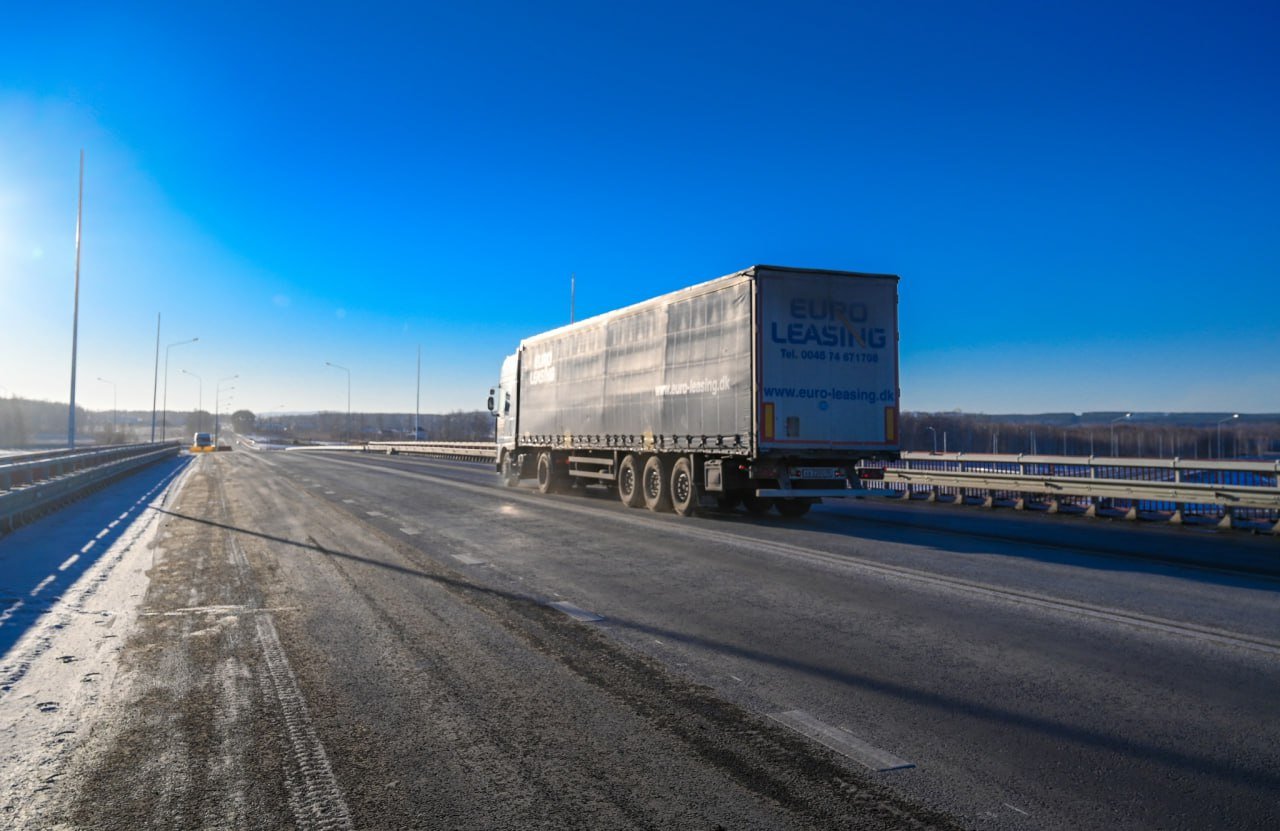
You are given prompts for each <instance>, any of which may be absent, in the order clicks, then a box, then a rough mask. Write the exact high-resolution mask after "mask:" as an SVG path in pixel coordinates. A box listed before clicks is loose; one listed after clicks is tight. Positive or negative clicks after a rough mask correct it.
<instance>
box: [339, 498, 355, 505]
mask: <svg viewBox="0 0 1280 831" xmlns="http://www.w3.org/2000/svg"><path fill="white" fill-rule="evenodd" d="M342 501H343V502H345V503H346V504H348V505H354V504H356V501H355V500H354V499H344V500H342Z"/></svg>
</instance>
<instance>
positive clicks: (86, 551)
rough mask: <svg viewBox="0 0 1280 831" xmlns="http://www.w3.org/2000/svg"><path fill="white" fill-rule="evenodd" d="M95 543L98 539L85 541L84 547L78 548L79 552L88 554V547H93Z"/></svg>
mask: <svg viewBox="0 0 1280 831" xmlns="http://www.w3.org/2000/svg"><path fill="white" fill-rule="evenodd" d="M97 543H98V541H97V540H89V541H88V542H87V543H85V544H84V548H81V549H80V553H81V554H88V553H89V549H90V548H93V547H94V546H95V545H97Z"/></svg>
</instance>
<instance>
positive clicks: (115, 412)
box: [98, 377, 120, 433]
mask: <svg viewBox="0 0 1280 831" xmlns="http://www.w3.org/2000/svg"><path fill="white" fill-rule="evenodd" d="M98 380H99V381H101V382H102V383H104V384H110V385H111V432H113V433H114V432H115V431H116V424H117V421H118V418H117V417H118V415H119V412H120V411H119V410H118V409H116V400H117V399H116V382H115V381H108V380H107V379H106V378H101V377H100V378H98Z"/></svg>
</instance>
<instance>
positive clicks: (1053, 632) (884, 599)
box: [0, 452, 1280, 829]
mask: <svg viewBox="0 0 1280 831" xmlns="http://www.w3.org/2000/svg"><path fill="white" fill-rule="evenodd" d="M912 507H913V506H898V507H892V506H889V507H886V506H880V505H876V504H868V505H863V504H861V503H858V504H852V505H846V506H835V507H831V508H827V507H823V508H820V509H818V510H817V511H815V512H814V514H812V515H811V516H810V517H808V518H806V519H805V520H803V521H801V522H799V523H784V522H783V521H781V520H777V519H775V520H772V521H756V520H752V519H749V518H747V517H745V516H735V517H728V518H697V519H682V518H678V517H675V516H671V515H653V514H650V513H648V512H646V511H633V510H628V509H625V508H624V507H623V506H621V505H620V504H619V503H618V502H617V500H616V499H613V498H610V497H608V496H607V495H606V494H604V492H603V491H593V492H589V493H588V494H587V495H585V496H584V495H566V496H555V497H544V496H542V495H539V494H537V493H533V492H530V491H527V490H517V491H512V490H509V489H505V488H502V487H501V486H499V485H498V484H497V482H496V477H494V476H493V475H492V473H491V472H490V471H488V470H486V469H485V468H484V467H483V466H480V465H459V464H449V463H442V462H432V461H428V460H421V459H411V458H405V457H379V456H367V455H360V454H343V453H322V454H310V453H279V452H275V453H251V452H237V453H228V454H216V455H210V456H204V457H202V458H199V459H196V460H194V464H193V465H191V470H190V471H189V473H188V476H187V478H186V480H185V484H184V485H183V487H182V490H181V492H180V493H179V494H178V495H177V496H176V497H174V498H172V499H170V501H169V502H167V503H166V505H165V506H164V507H163V509H162V514H163V522H162V524H161V526H160V532H159V534H158V537H157V544H156V548H155V550H154V552H153V553H152V554H151V555H150V556H151V557H153V560H154V562H153V564H152V566H151V568H150V570H149V572H148V573H149V575H150V578H149V583H148V585H147V587H146V593H145V596H144V597H142V598H141V605H140V607H139V609H138V610H137V614H136V619H137V620H138V621H139V624H138V626H137V628H136V629H135V630H134V631H132V632H130V633H128V637H127V642H126V643H125V644H124V645H123V648H122V649H121V650H120V653H119V662H120V665H121V672H120V677H121V678H122V679H124V681H123V682H122V683H120V684H116V685H114V686H113V688H112V691H110V692H108V691H104V692H103V694H102V696H101V698H102V701H103V704H102V706H101V707H100V708H99V709H101V710H104V711H106V712H107V713H108V715H106V716H103V717H100V718H98V720H97V722H96V724H95V725H94V727H93V729H92V730H91V731H87V735H81V736H77V737H74V738H71V739H68V738H67V737H66V736H59V737H56V739H55V740H56V741H57V742H66V746H67V747H69V748H72V749H71V750H68V751H67V754H66V755H68V756H69V757H70V758H69V760H68V761H67V762H66V764H65V766H64V767H63V768H62V769H61V770H60V772H59V773H58V774H57V775H56V776H54V777H50V778H49V779H48V782H49V785H48V786H47V788H45V789H44V790H43V791H42V794H41V799H40V801H19V802H16V803H13V804H11V805H9V806H6V810H17V811H18V812H19V813H18V814H15V816H19V817H22V816H23V814H22V813H21V812H22V810H23V806H27V805H39V806H41V807H40V808H39V809H38V810H37V811H36V813H35V814H34V815H35V816H37V817H38V818H39V819H40V820H41V821H43V822H44V825H43V826H42V825H41V824H40V823H38V822H37V823H32V822H26V823H23V826H24V827H53V826H55V825H56V823H59V822H61V823H64V824H65V825H66V826H69V827H94V828H142V827H153V828H165V827H235V828H239V827H249V828H257V827H261V828H268V827H299V828H476V829H480V828H521V829H523V828H571V827H580V828H593V829H598V828H716V827H723V828H761V829H772V828H848V827H859V828H864V827H865V828H925V827H936V828H947V827H974V828H1000V829H1003V828H1033V827H1034V828H1270V827H1275V826H1276V825H1277V797H1276V794H1277V793H1280V779H1278V776H1277V773H1276V771H1277V770H1280V764H1278V762H1280V756H1278V751H1277V748H1278V747H1280V743H1278V742H1277V741H1276V739H1277V738H1280V736H1277V732H1280V728H1277V726H1276V724H1275V719H1274V704H1273V701H1274V695H1275V692H1276V690H1277V689H1280V684H1277V681H1278V680H1280V672H1278V671H1277V669H1278V666H1280V662H1278V661H1277V658H1278V655H1277V649H1278V648H1280V637H1278V636H1277V633H1278V632H1280V624H1278V622H1277V606H1280V604H1277V603H1276V602H1275V600H1276V589H1277V584H1276V583H1275V582H1270V581H1266V580H1262V579H1258V578H1249V577H1245V576H1240V575H1235V574H1225V573H1218V572H1213V571H1206V570H1200V569H1184V568H1176V567H1172V566H1169V565H1166V564H1161V563H1152V562H1147V561H1140V560H1126V559H1124V558H1117V557H1114V556H1111V555H1107V554H1105V553H1103V554H1100V553H1098V551H1096V550H1093V549H1097V548H1102V549H1106V548H1108V547H1109V545H1108V544H1107V543H1106V542H1105V541H1106V540H1107V539H1112V540H1113V539H1114V537H1112V536H1109V535H1107V534H1105V533H1102V534H1101V535H1099V536H1096V537H1095V536H1094V535H1095V534H1097V533H1098V532H1099V531H1101V532H1105V531H1106V530H1107V529H1099V528H1097V527H1096V526H1094V527H1091V526H1090V524H1089V523H1083V522H1076V523H1075V524H1070V523H1069V521H1068V522H1062V523H1060V522H1056V521H1050V524H1049V525H1048V526H1046V527H1052V528H1053V529H1054V530H1053V532H1052V533H1049V534H1047V535H1046V537H1047V538H1048V540H1049V542H1050V543H1051V544H1046V545H1031V544H1028V543H1026V542H1023V541H1018V540H1017V539H1013V538H1014V537H1017V536H1018V535H1019V534H1023V533H1025V531H1017V529H1013V528H1012V526H1010V525H1009V524H1008V522H1009V521H1010V520H1009V519H1008V518H1007V515H1006V516H996V517H991V516H987V515H984V514H981V513H980V512H965V511H958V512H957V513H954V514H945V513H944V514H930V515H929V516H933V517H935V518H936V517H939V516H943V517H945V519H944V520H939V521H938V522H936V523H935V524H939V523H940V524H943V525H945V524H947V523H956V522H959V523H960V524H961V526H962V527H952V528H950V529H943V530H937V529H931V528H920V527H913V526H912V524H911V522H910V521H906V520H910V518H911V516H912V515H911V514H904V513H902V511H903V510H907V511H909V510H911V509H912ZM919 507H921V508H922V509H924V510H926V511H927V510H929V509H927V508H925V506H919ZM943 511H944V512H945V511H946V509H943ZM921 516H925V514H921ZM904 517H905V518H906V520H904ZM1033 519H1036V520H1040V519H1048V518H1040V517H1037V518H1033ZM1012 521H1013V522H1015V523H1017V522H1020V520H1017V519H1016V518H1013V520H1012ZM1011 529H1012V530H1011ZM1151 530H1152V531H1156V530H1160V531H1163V529H1151ZM1134 539H1137V538H1134ZM1092 540H1097V541H1098V542H1097V544H1096V545H1093V546H1092V548H1091V541H1092ZM1141 540H1143V541H1145V542H1141V543H1140V545H1145V546H1149V547H1150V549H1151V551H1153V552H1155V553H1158V552H1159V550H1161V549H1162V548H1167V547H1168V546H1177V545H1200V544H1204V543H1205V541H1206V540H1208V541H1209V542H1210V544H1213V545H1219V546H1229V547H1230V546H1235V545H1236V544H1239V545H1241V546H1243V549H1241V550H1242V551H1243V552H1244V553H1257V551H1260V550H1262V549H1256V550H1255V549H1253V548H1251V547H1250V546H1251V545H1253V542H1256V541H1253V542H1251V541H1248V540H1247V538H1226V537H1223V538H1210V537H1204V536H1202V535H1197V534H1194V533H1190V534H1172V535H1170V534H1164V533H1153V534H1144V535H1142V537H1141ZM1232 540H1235V542H1233V541H1232ZM1234 550H1235V549H1234V548H1232V551H1234ZM127 590H128V589H127V587H125V586H122V587H121V590H120V591H119V594H120V595H123V594H124V593H125V592H126V591H127ZM133 591H134V593H135V594H136V592H137V591H138V590H137V589H134V590H133ZM552 601H565V602H568V603H571V604H573V606H576V607H578V608H580V609H584V610H587V611H590V612H595V613H598V614H599V615H601V616H603V620H599V621H596V622H578V621H576V620H574V619H573V618H571V617H570V616H568V615H566V614H562V613H561V612H560V611H556V610H555V609H553V608H552V607H550V606H549V605H547V604H548V603H549V602H552ZM120 635H121V637H122V638H123V636H124V635H125V633H124V632H121V633H120ZM104 643H109V641H104ZM57 650H58V647H57V646H56V645H51V646H50V647H49V654H50V660H52V657H56V656H57V655H58V654H59V653H58V651H57ZM71 666H77V665H76V664H72V665H71ZM80 671H84V669H81V670H80ZM33 674H38V673H34V671H33ZM14 696H17V699H15V698H14ZM22 696H23V693H22V691H21V690H16V691H15V692H14V693H13V694H12V695H11V697H10V698H9V699H0V704H2V703H5V702H6V701H9V702H14V701H16V703H19V704H20V703H21V699H22ZM32 702H33V703H35V704H38V703H40V702H38V701H36V699H32ZM40 717H41V716H39V715H32V716H31V717H30V718H40ZM794 728H800V729H802V730H808V731H810V733H814V732H815V731H818V730H825V735H824V738H825V740H826V741H828V742H829V743H830V744H831V745H834V746H835V747H836V748H837V749H838V751H839V752H835V751H833V750H831V749H829V747H826V746H823V745H822V744H819V743H818V742H817V741H812V740H810V739H808V738H804V737H802V736H801V735H800V734H799V733H797V732H796V730H795V729H794ZM50 746H52V745H50ZM903 764H910V765H914V766H913V767H903V766H902V765H903ZM889 768H892V769H889ZM881 769H883V770H881ZM14 805H16V806H17V808H14ZM27 810H28V813H27V814H26V817H25V818H30V816H32V814H31V813H30V811H31V810H35V809H27Z"/></svg>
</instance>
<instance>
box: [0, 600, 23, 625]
mask: <svg viewBox="0 0 1280 831" xmlns="http://www.w3.org/2000/svg"><path fill="white" fill-rule="evenodd" d="M24 603H25V601H22V600H19V601H18V602H17V603H14V604H13V605H12V606H10V607H9V608H7V609H5V610H4V614H0V626H4V625H5V623H7V622H8V620H9V618H11V617H13V615H14V613H15V612H17V611H18V610H19V609H21V608H22V607H23V605H24Z"/></svg>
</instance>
